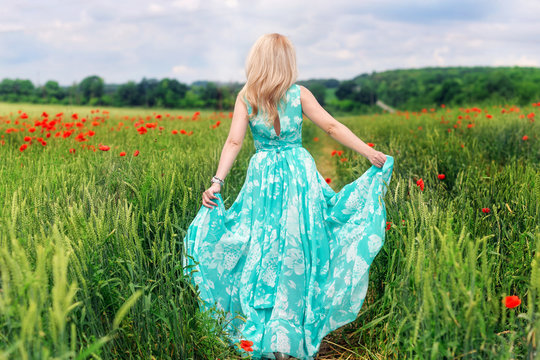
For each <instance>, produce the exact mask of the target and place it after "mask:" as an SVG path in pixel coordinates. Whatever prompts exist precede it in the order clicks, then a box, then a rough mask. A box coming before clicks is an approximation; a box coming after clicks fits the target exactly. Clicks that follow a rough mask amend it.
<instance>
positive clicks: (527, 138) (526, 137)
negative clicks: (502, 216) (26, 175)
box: [25, 135, 529, 141]
mask: <svg viewBox="0 0 540 360" xmlns="http://www.w3.org/2000/svg"><path fill="white" fill-rule="evenodd" d="M25 139H26V138H25ZM521 139H522V140H523V141H527V140H529V137H528V136H527V135H523V137H522V138H521Z"/></svg>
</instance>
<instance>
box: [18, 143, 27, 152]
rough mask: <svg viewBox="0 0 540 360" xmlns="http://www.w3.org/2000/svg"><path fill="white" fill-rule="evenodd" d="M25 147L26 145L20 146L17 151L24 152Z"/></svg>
mask: <svg viewBox="0 0 540 360" xmlns="http://www.w3.org/2000/svg"><path fill="white" fill-rule="evenodd" d="M27 147H28V144H22V145H21V147H20V148H19V151H24V150H26V148H27Z"/></svg>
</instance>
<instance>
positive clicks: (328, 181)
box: [324, 178, 332, 184]
mask: <svg viewBox="0 0 540 360" xmlns="http://www.w3.org/2000/svg"><path fill="white" fill-rule="evenodd" d="M324 180H325V181H326V183H327V184H330V183H331V182H332V179H330V178H326V179H324Z"/></svg>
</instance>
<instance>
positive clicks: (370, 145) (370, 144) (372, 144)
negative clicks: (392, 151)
mask: <svg viewBox="0 0 540 360" xmlns="http://www.w3.org/2000/svg"><path fill="white" fill-rule="evenodd" d="M367 145H368V146H369V147H374V146H375V144H374V143H369V142H368V143H367Z"/></svg>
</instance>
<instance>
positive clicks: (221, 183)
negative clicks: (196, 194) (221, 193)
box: [210, 175, 225, 186]
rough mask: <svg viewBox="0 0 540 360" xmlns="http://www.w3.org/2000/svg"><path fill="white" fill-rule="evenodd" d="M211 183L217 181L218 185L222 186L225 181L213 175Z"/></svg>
mask: <svg viewBox="0 0 540 360" xmlns="http://www.w3.org/2000/svg"><path fill="white" fill-rule="evenodd" d="M210 181H212V183H218V184H219V185H221V186H223V184H225V181H223V180H222V179H220V178H218V177H217V176H215V175H214V176H213V177H212V180H210Z"/></svg>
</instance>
